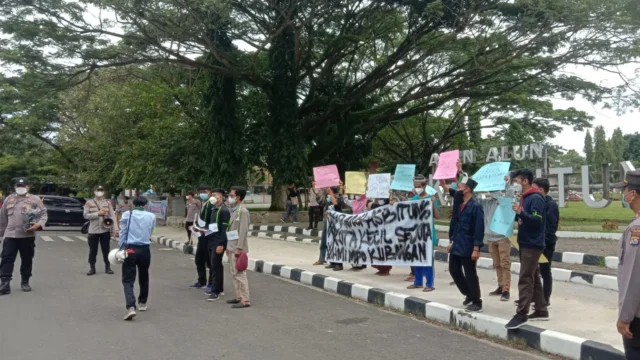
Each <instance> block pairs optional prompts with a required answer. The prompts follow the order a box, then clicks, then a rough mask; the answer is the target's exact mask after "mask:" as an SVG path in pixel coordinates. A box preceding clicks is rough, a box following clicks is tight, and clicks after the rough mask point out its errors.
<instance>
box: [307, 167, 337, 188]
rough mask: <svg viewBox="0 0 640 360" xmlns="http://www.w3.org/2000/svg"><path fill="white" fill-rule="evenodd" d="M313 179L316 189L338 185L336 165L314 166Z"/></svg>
mask: <svg viewBox="0 0 640 360" xmlns="http://www.w3.org/2000/svg"><path fill="white" fill-rule="evenodd" d="M313 179H314V180H315V181H316V189H323V188H328V187H331V186H337V185H340V174H338V167H337V166H335V165H327V166H318V167H314V168H313Z"/></svg>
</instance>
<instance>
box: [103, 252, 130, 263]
mask: <svg viewBox="0 0 640 360" xmlns="http://www.w3.org/2000/svg"><path fill="white" fill-rule="evenodd" d="M108 258H109V262H110V263H111V265H120V264H122V263H123V262H124V260H125V259H126V258H127V250H125V249H112V250H111V251H109V256H108Z"/></svg>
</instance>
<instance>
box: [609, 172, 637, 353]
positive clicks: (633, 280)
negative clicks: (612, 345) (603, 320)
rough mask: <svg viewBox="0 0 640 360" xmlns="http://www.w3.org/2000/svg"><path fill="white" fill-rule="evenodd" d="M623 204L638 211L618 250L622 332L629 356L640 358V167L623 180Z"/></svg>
mask: <svg viewBox="0 0 640 360" xmlns="http://www.w3.org/2000/svg"><path fill="white" fill-rule="evenodd" d="M614 187H618V188H623V189H624V191H623V193H622V204H623V206H624V207H626V208H631V210H633V212H634V218H633V221H631V224H629V226H627V229H626V230H625V231H624V234H623V235H622V238H621V239H620V245H619V246H620V247H619V250H618V254H619V256H620V263H619V264H618V289H619V292H618V310H619V311H618V323H617V324H616V326H617V328H618V332H619V333H620V334H621V335H622V341H623V343H624V352H625V354H626V357H627V359H633V360H639V359H640V170H636V171H629V172H627V175H626V176H625V179H624V181H623V182H621V183H619V184H616V185H614Z"/></svg>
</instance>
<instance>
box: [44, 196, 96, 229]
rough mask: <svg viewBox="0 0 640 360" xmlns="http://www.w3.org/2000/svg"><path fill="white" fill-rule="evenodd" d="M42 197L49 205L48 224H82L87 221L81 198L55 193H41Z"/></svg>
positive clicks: (47, 205)
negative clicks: (56, 194) (54, 194)
mask: <svg viewBox="0 0 640 360" xmlns="http://www.w3.org/2000/svg"><path fill="white" fill-rule="evenodd" d="M40 198H42V202H43V203H44V205H45V206H46V207H47V215H48V216H49V220H48V221H47V225H71V226H82V225H83V224H84V223H85V221H86V220H85V219H84V216H83V214H82V212H83V210H84V209H83V207H84V205H83V204H82V203H81V202H80V201H79V200H77V199H74V198H70V197H67V196H53V195H40Z"/></svg>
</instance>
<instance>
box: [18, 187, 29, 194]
mask: <svg viewBox="0 0 640 360" xmlns="http://www.w3.org/2000/svg"><path fill="white" fill-rule="evenodd" d="M27 191H28V190H27V188H26V187H17V188H16V194H18V195H24V194H26V193H27Z"/></svg>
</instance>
